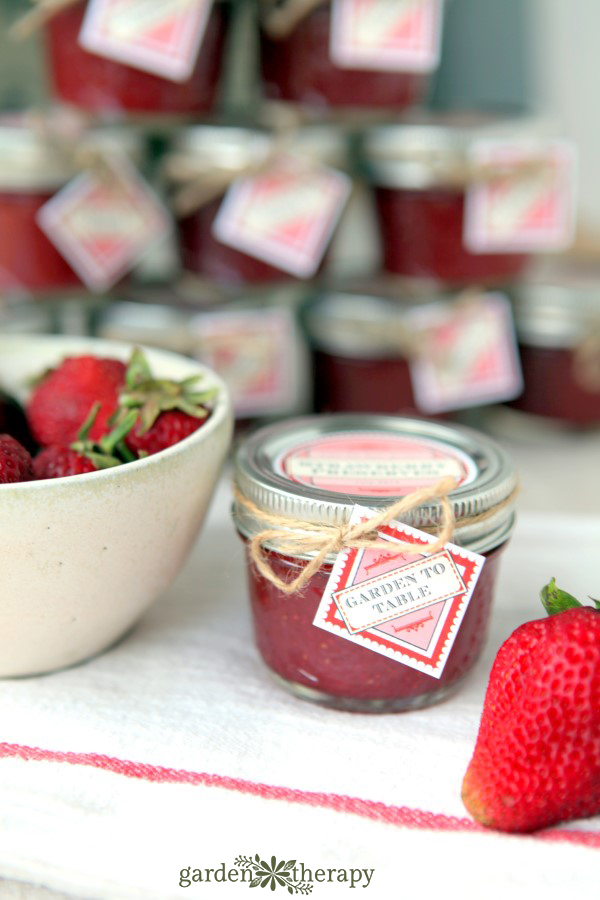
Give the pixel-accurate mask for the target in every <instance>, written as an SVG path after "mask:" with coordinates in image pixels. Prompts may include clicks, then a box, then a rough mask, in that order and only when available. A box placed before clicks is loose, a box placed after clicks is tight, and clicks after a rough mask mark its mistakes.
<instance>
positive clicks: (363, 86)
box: [261, 3, 428, 110]
mask: <svg viewBox="0 0 600 900" xmlns="http://www.w3.org/2000/svg"><path fill="white" fill-rule="evenodd" d="M313 5H314V4H313ZM330 24H331V9H330V4H329V3H323V4H321V5H320V6H319V7H317V8H316V9H313V10H312V11H311V12H307V14H306V15H305V16H303V17H302V18H301V20H300V21H299V22H297V24H295V25H294V26H293V27H292V28H291V29H286V30H285V31H284V33H283V34H275V33H273V31H272V30H269V28H268V16H265V17H264V20H263V29H262V32H261V35H262V36H261V70H262V78H263V84H264V90H265V94H266V96H267V97H268V98H269V99H270V100H283V101H288V102H291V103H298V104H301V105H303V106H307V107H312V108H321V109H326V108H328V107H355V108H360V107H368V108H373V107H378V108H387V109H394V110H404V109H406V108H408V107H410V106H414V105H416V104H417V103H419V102H420V101H421V100H422V98H423V97H424V95H425V91H426V88H427V85H428V74H427V73H420V72H390V71H384V70H380V71H379V70H376V69H350V68H340V67H339V66H337V65H335V63H334V62H333V61H332V59H331V55H330V52H329V42H330Z"/></svg>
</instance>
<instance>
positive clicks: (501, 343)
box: [407, 294, 523, 414]
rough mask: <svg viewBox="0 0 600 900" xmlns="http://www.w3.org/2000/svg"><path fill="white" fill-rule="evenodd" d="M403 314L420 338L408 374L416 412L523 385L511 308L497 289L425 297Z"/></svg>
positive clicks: (475, 402)
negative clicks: (451, 297)
mask: <svg viewBox="0 0 600 900" xmlns="http://www.w3.org/2000/svg"><path fill="white" fill-rule="evenodd" d="M407 315H408V318H409V321H410V323H411V324H412V326H413V328H414V329H415V331H416V332H417V333H418V334H419V336H420V342H421V349H420V352H419V353H417V354H415V356H414V357H413V358H412V359H411V360H410V375H411V382H412V388H413V394H414V398H415V404H416V406H417V408H418V409H419V410H421V411H422V412H424V413H428V414H432V413H439V412H446V411H448V410H455V409H464V408H466V407H470V406H481V405H484V404H487V403H499V402H502V401H505V400H512V399H513V398H514V397H517V396H518V395H519V394H520V393H521V391H522V390H523V376H522V373H521V364H520V361H519V353H518V349H517V343H516V338H515V331H514V324H513V318H512V311H511V307H510V304H509V302H508V300H507V299H506V297H504V296H503V295H502V294H481V295H480V296H478V297H473V298H467V297H465V300H464V302H460V301H458V302H455V303H453V304H448V303H431V304H427V305H425V306H422V307H418V308H415V309H414V310H411V311H410V312H409V313H408V314H407Z"/></svg>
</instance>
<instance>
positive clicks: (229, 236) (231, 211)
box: [213, 155, 352, 278]
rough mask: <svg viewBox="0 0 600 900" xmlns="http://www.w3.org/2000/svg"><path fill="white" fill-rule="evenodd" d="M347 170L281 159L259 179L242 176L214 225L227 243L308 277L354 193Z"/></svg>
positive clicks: (218, 234)
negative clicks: (352, 192)
mask: <svg viewBox="0 0 600 900" xmlns="http://www.w3.org/2000/svg"><path fill="white" fill-rule="evenodd" d="M351 188H352V182H351V180H350V179H349V178H348V176H347V175H345V174H344V173H343V172H338V171H336V170H335V169H330V168H329V167H327V166H321V165H316V164H312V163H307V162H306V161H304V160H302V159H299V158H296V157H294V156H292V155H282V156H280V157H278V159H277V160H276V161H274V162H273V164H272V165H271V166H270V167H269V169H268V171H265V172H263V173H261V174H258V175H250V176H246V177H241V178H238V179H237V180H236V181H235V182H234V183H233V184H232V185H231V187H230V188H229V189H228V191H227V193H226V195H225V197H224V199H223V202H222V204H221V207H220V209H219V212H218V213H217V216H216V218H215V221H214V223H213V234H214V236H215V237H216V238H217V240H219V241H221V242H222V243H224V244H227V245H229V246H230V247H234V248H235V249H236V250H241V251H242V253H247V254H248V255H249V256H254V257H256V258H257V259H261V260H263V261H264V262H266V263H269V264H270V265H272V266H276V267H277V268H279V269H283V270H284V271H285V272H290V273H291V274H292V275H295V276H297V277H298V278H310V277H311V276H312V275H314V274H315V272H316V271H317V269H318V267H319V265H320V263H321V260H322V259H323V255H324V253H325V250H326V249H327V245H328V243H329V241H330V239H331V236H332V234H333V231H334V229H335V226H336V225H337V222H338V219H339V217H340V215H341V212H342V209H343V208H344V206H345V204H346V201H347V200H348V197H349V195H350V190H351Z"/></svg>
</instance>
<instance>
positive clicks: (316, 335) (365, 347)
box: [303, 293, 417, 413]
mask: <svg viewBox="0 0 600 900" xmlns="http://www.w3.org/2000/svg"><path fill="white" fill-rule="evenodd" d="M407 305H409V304H407V303H403V302H402V301H399V300H392V299H391V298H386V297H383V296H366V295H359V294H350V293H331V294H325V295H323V296H320V297H317V298H315V299H314V300H312V301H311V302H310V303H309V304H308V305H307V307H306V309H305V310H304V314H303V319H304V323H305V326H306V330H307V334H308V337H309V340H310V343H311V346H312V362H313V399H314V408H315V410H316V411H317V412H363V413H415V412H417V407H416V405H415V400H414V396H413V391H412V383H411V378H410V371H409V358H410V355H411V353H412V352H413V351H414V338H413V336H412V334H411V332H410V329H409V326H408V324H406V323H405V310H406V308H407Z"/></svg>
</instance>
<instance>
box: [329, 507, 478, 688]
mask: <svg viewBox="0 0 600 900" xmlns="http://www.w3.org/2000/svg"><path fill="white" fill-rule="evenodd" d="M374 513H375V510H369V509H365V508H363V507H359V506H357V507H355V508H354V511H353V514H352V517H351V519H350V523H351V524H356V523H358V522H361V521H364V520H366V519H368V518H370V517H371V516H372V515H374ZM378 534H379V537H380V538H382V539H383V540H387V541H389V542H390V552H389V553H386V552H385V551H382V550H381V549H377V550H357V549H345V550H342V551H341V552H340V553H339V554H338V556H337V559H336V561H335V563H334V565H333V569H332V572H331V576H330V578H329V581H328V583H327V587H326V588H325V592H324V594H323V597H322V599H321V602H320V604H319V608H318V610H317V614H316V616H315V619H314V621H313V624H314V625H316V626H317V627H318V628H323V629H324V630H325V631H329V632H330V633H331V634H335V635H337V636H338V637H340V638H344V639H345V640H348V641H352V642H353V643H355V644H359V645H360V646H362V647H365V648H366V649H367V650H372V651H373V652H375V653H380V654H382V655H383V656H387V657H388V658H389V659H393V660H396V661H397V662H399V663H401V664H403V665H405V666H410V668H412V669H417V670H418V671H420V672H425V673H426V674H427V675H431V676H432V677H433V678H440V677H441V675H442V672H443V671H444V667H445V665H446V661H447V659H448V656H449V654H450V650H451V649H452V646H453V644H454V640H455V638H456V636H457V634H458V631H459V629H460V626H461V623H462V620H463V618H464V615H465V613H466V611H467V607H468V605H469V601H470V599H471V597H472V595H473V591H474V589H475V586H476V584H477V580H478V578H479V575H480V574H481V570H482V568H483V565H484V563H485V557H483V556H480V555H479V554H477V553H472V552H471V551H469V550H465V549H463V548H462V547H457V546H456V545H455V544H452V543H447V544H445V545H444V547H443V548H442V550H440V551H438V552H437V553H435V554H432V555H431V556H428V555H427V554H426V553H424V552H423V548H424V547H426V546H427V544H431V543H434V541H435V537H434V536H432V535H429V534H425V532H422V531H418V530H417V529H415V528H411V527H410V526H408V525H403V524H402V523H399V522H392V523H391V524H390V525H385V526H383V527H382V528H380V529H379V531H378ZM399 541H400V542H402V543H409V544H414V546H415V549H414V552H411V551H407V552H403V553H400V554H398V553H395V552H394V542H399Z"/></svg>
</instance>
